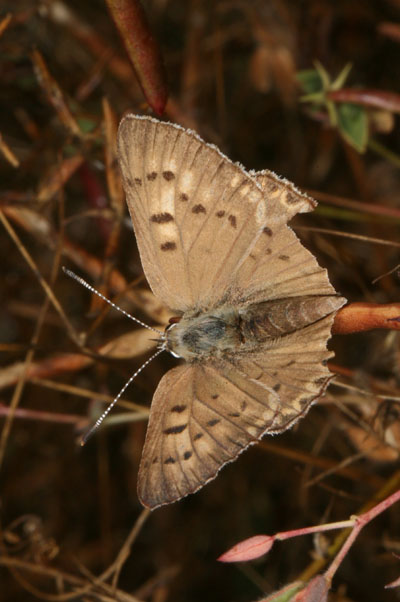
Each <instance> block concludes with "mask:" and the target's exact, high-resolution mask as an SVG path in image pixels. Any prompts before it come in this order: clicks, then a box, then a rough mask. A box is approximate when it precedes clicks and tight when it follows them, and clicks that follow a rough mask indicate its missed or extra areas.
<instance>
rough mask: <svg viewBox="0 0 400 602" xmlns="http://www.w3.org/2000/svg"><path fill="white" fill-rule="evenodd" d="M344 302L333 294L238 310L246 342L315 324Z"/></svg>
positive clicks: (257, 340) (280, 301) (266, 338)
mask: <svg viewBox="0 0 400 602" xmlns="http://www.w3.org/2000/svg"><path fill="white" fill-rule="evenodd" d="M341 304H342V301H341V300H340V298H338V297H336V296H334V295H332V296H329V295H326V296H322V295H321V296H306V297H290V298H288V299H277V300H274V301H264V302H262V303H256V304H254V305H250V306H248V307H245V308H243V309H241V310H240V311H239V315H240V328H241V332H242V335H243V339H244V340H245V342H246V343H250V344H251V343H255V342H257V343H262V342H264V341H267V340H268V339H276V338H279V337H282V336H284V335H286V334H290V333H291V332H294V331H296V330H301V329H302V328H304V327H305V326H309V325H310V324H314V322H317V321H318V320H320V319H321V318H324V317H325V316H327V315H329V314H330V313H332V312H333V311H335V310H336V309H338V308H339V307H340V306H341Z"/></svg>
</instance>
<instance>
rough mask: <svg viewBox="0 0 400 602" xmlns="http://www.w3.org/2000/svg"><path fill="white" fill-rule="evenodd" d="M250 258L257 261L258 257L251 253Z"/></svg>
mask: <svg viewBox="0 0 400 602" xmlns="http://www.w3.org/2000/svg"><path fill="white" fill-rule="evenodd" d="M249 257H251V259H254V260H256V259H257V257H256V256H255V255H253V253H250V255H249Z"/></svg>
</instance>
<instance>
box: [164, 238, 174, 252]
mask: <svg viewBox="0 0 400 602" xmlns="http://www.w3.org/2000/svg"><path fill="white" fill-rule="evenodd" d="M160 249H161V251H175V249H176V243H175V242H173V241H172V240H170V241H168V242H163V244H162V245H160Z"/></svg>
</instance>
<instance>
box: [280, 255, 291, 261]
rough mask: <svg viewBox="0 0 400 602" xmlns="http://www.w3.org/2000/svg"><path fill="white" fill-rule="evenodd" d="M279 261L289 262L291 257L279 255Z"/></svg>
mask: <svg viewBox="0 0 400 602" xmlns="http://www.w3.org/2000/svg"><path fill="white" fill-rule="evenodd" d="M279 259H281V260H282V261H289V259H290V257H289V255H279Z"/></svg>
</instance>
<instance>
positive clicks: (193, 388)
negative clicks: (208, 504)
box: [138, 361, 279, 508]
mask: <svg viewBox="0 0 400 602" xmlns="http://www.w3.org/2000/svg"><path fill="white" fill-rule="evenodd" d="M278 406H279V398H278V395H277V394H276V392H275V391H273V390H272V389H270V388H269V387H268V386H266V385H264V384H263V383H259V382H256V381H254V382H253V381H249V380H248V378H247V377H246V375H244V374H241V373H240V372H238V371H237V370H235V369H234V368H233V367H232V365H231V364H229V363H227V362H223V361H222V362H218V363H214V364H211V363H208V364H191V365H189V364H185V365H183V366H179V367H177V368H174V369H173V370H170V371H169V372H167V374H165V375H164V376H163V378H162V379H161V381H160V383H159V385H158V388H157V390H156V392H155V394H154V398H153V403H152V408H151V415H150V420H149V426H148V429H147V434H146V442H145V445H144V448H143V455H142V461H141V464H140V469H139V477H138V495H139V498H140V500H141V502H142V503H143V504H144V505H145V506H147V507H149V508H156V507H157V506H161V505H163V504H167V503H170V502H173V501H176V500H178V499H180V498H182V497H184V496H186V495H188V494H189V493H194V492H195V491H197V490H198V489H200V487H202V486H203V485H205V484H206V483H207V482H208V481H210V480H211V479H213V478H214V477H215V476H216V475H217V473H218V471H219V469H220V468H221V467H222V466H223V465H224V464H226V463H227V462H230V461H232V460H234V459H235V458H236V457H237V456H238V454H240V453H241V452H242V451H243V450H244V449H245V448H246V447H248V446H249V445H250V444H251V443H254V442H255V441H257V439H259V437H261V435H262V434H263V433H264V432H265V430H266V429H268V427H271V428H272V425H273V424H274V421H275V418H276V415H277V412H278V411H279V407H278Z"/></svg>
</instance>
